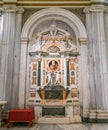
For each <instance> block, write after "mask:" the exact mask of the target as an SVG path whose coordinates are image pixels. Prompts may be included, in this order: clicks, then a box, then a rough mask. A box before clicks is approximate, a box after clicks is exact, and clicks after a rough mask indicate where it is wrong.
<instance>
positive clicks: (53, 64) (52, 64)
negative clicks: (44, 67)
mask: <svg viewBox="0 0 108 130" xmlns="http://www.w3.org/2000/svg"><path fill="white" fill-rule="evenodd" d="M49 68H50V69H51V70H57V68H58V62H57V61H56V60H52V61H50V62H49Z"/></svg>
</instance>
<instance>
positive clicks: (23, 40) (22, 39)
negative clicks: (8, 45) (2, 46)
mask: <svg viewBox="0 0 108 130" xmlns="http://www.w3.org/2000/svg"><path fill="white" fill-rule="evenodd" d="M28 43H29V38H26V37H22V38H21V44H28Z"/></svg>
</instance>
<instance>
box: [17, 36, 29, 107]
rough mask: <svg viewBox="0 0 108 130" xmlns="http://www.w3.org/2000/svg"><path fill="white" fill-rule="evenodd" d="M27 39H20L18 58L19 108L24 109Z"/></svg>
mask: <svg viewBox="0 0 108 130" xmlns="http://www.w3.org/2000/svg"><path fill="white" fill-rule="evenodd" d="M28 42H29V39H28V38H21V57H20V74H19V107H21V108H24V107H25V98H26V86H27V84H26V79H27V52H28V51H27V49H28Z"/></svg>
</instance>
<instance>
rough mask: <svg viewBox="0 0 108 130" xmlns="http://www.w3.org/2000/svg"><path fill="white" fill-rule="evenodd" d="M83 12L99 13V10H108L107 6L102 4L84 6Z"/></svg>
mask: <svg viewBox="0 0 108 130" xmlns="http://www.w3.org/2000/svg"><path fill="white" fill-rule="evenodd" d="M84 12H85V13H91V12H92V13H101V12H108V7H105V6H103V5H95V6H94V5H93V6H90V7H86V8H85V9H84Z"/></svg>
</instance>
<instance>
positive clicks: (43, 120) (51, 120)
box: [37, 116, 70, 124]
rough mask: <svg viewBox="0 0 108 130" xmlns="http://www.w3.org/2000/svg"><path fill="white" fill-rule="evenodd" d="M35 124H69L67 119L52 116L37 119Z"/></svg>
mask: <svg viewBox="0 0 108 130" xmlns="http://www.w3.org/2000/svg"><path fill="white" fill-rule="evenodd" d="M37 123H43V124H69V123H70V119H69V117H53V116H45V117H41V118H39V119H38V121H37Z"/></svg>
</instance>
